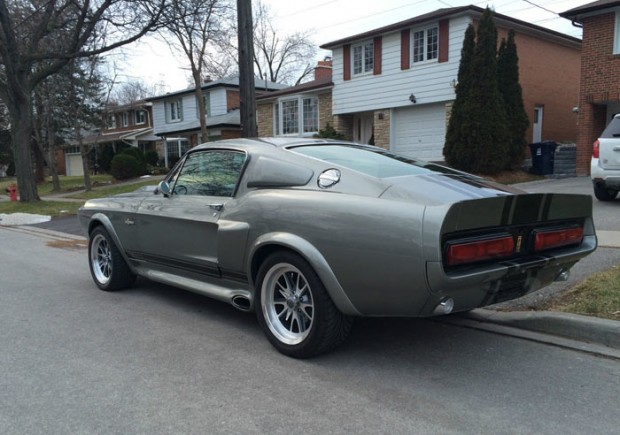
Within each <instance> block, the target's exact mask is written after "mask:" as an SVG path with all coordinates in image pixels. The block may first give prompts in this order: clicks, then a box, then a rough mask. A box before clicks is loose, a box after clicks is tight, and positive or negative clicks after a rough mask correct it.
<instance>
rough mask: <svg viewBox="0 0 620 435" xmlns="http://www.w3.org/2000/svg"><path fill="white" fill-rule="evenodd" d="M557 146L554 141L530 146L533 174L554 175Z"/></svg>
mask: <svg viewBox="0 0 620 435" xmlns="http://www.w3.org/2000/svg"><path fill="white" fill-rule="evenodd" d="M557 146H558V144H557V143H555V142H554V141H552V140H548V141H545V142H536V143H531V144H530V152H531V153H532V173H534V174H538V175H549V174H553V161H554V156H555V148H556V147H557Z"/></svg>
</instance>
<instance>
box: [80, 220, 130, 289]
mask: <svg viewBox="0 0 620 435" xmlns="http://www.w3.org/2000/svg"><path fill="white" fill-rule="evenodd" d="M88 265H89V267H90V274H91V275H92V277H93V281H95V284H97V287H99V288H100V289H101V290H104V291H115V290H122V289H124V288H127V287H131V286H132V285H133V283H134V282H135V281H136V275H134V273H133V272H132V271H131V269H129V266H127V263H126V262H125V259H124V258H123V256H122V255H121V253H120V251H119V250H118V248H117V247H116V245H115V244H114V241H112V238H111V237H110V234H109V233H108V232H107V231H106V229H105V228H103V227H97V228H95V229H94V230H93V231H92V232H91V233H90V237H89V241H88Z"/></svg>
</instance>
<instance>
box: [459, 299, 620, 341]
mask: <svg viewBox="0 0 620 435" xmlns="http://www.w3.org/2000/svg"><path fill="white" fill-rule="evenodd" d="M465 317H467V318H469V319H471V320H476V321H480V322H487V323H494V324H497V325H502V326H508V327H513V328H518V329H525V330H529V331H534V332H541V333H545V334H550V335H555V336H558V337H563V338H568V339H571V340H576V341H581V342H587V343H592V344H597V345H601V346H606V347H609V348H612V349H616V350H620V322H618V321H615V320H606V319H599V318H595V317H587V316H580V315H577V314H570V313H557V312H551V311H511V312H502V311H493V310H486V309H477V310H473V311H471V312H469V313H467V314H466V315H465Z"/></svg>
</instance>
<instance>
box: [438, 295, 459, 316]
mask: <svg viewBox="0 0 620 435" xmlns="http://www.w3.org/2000/svg"><path fill="white" fill-rule="evenodd" d="M453 309H454V299H452V298H446V299H444V300H442V301H441V302H439V305H437V306H436V307H435V309H434V310H433V314H435V315H436V316H441V315H445V314H450V313H451V312H452V310H453Z"/></svg>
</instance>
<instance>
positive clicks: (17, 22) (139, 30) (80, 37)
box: [0, 0, 167, 202]
mask: <svg viewBox="0 0 620 435" xmlns="http://www.w3.org/2000/svg"><path fill="white" fill-rule="evenodd" d="M166 3H167V2H166V1H165V0H133V1H121V0H92V1H75V0H30V1H27V2H26V1H7V0H0V98H2V100H3V101H4V102H5V103H6V106H7V108H8V111H9V118H10V121H11V136H12V150H13V155H14V159H15V167H16V172H17V181H18V188H19V193H20V200H21V201H22V202H31V201H38V200H39V195H38V192H37V186H36V182H35V179H34V176H33V173H32V157H31V152H30V143H31V137H32V124H33V123H32V118H33V114H32V106H33V101H32V94H33V91H34V89H35V88H36V87H37V85H39V84H40V83H41V82H42V81H43V80H44V79H45V78H46V77H49V76H51V75H53V74H55V73H57V72H58V71H60V70H61V69H62V68H63V67H64V66H65V65H67V64H68V63H69V61H70V60H71V59H74V58H79V57H88V56H91V55H96V54H101V53H104V52H107V51H110V50H113V49H115V48H118V47H120V46H123V45H125V44H128V43H130V42H133V41H136V40H138V39H139V38H140V37H142V36H143V35H145V34H146V33H148V32H150V31H153V30H156V29H157V28H158V26H159V25H161V24H162V17H163V12H164V10H165V6H166Z"/></svg>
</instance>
